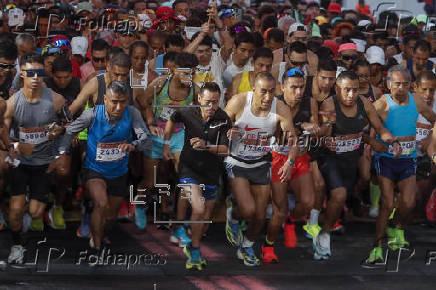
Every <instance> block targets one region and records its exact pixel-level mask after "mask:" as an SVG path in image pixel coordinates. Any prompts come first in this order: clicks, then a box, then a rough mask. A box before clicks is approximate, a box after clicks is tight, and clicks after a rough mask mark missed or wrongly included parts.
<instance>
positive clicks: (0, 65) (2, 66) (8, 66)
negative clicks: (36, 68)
mask: <svg viewBox="0 0 436 290" xmlns="http://www.w3.org/2000/svg"><path fill="white" fill-rule="evenodd" d="M14 67H15V64H9V63H1V62H0V70H11V69H13V68H14Z"/></svg>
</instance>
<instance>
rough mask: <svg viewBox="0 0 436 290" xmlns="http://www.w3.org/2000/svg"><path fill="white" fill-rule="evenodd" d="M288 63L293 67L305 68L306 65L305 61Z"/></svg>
mask: <svg viewBox="0 0 436 290" xmlns="http://www.w3.org/2000/svg"><path fill="white" fill-rule="evenodd" d="M290 63H291V64H292V65H293V66H301V67H302V66H305V65H306V64H307V61H293V60H291V61H290Z"/></svg>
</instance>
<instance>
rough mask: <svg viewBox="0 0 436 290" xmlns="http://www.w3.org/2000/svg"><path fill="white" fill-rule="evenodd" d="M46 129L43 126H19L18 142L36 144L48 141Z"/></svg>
mask: <svg viewBox="0 0 436 290" xmlns="http://www.w3.org/2000/svg"><path fill="white" fill-rule="evenodd" d="M47 132H48V130H47V129H46V128H45V127H34V128H23V127H20V128H19V138H20V142H23V143H27V144H33V145H38V144H41V143H44V142H47V141H48V137H47Z"/></svg>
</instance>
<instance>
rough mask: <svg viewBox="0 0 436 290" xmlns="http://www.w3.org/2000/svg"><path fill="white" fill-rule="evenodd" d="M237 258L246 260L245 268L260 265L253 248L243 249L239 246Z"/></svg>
mask: <svg viewBox="0 0 436 290" xmlns="http://www.w3.org/2000/svg"><path fill="white" fill-rule="evenodd" d="M237 256H238V258H239V259H241V260H244V265H245V266H250V267H254V266H259V265H260V261H259V259H258V258H257V257H256V255H255V254H254V250H253V247H246V248H243V247H242V246H239V247H238V252H237Z"/></svg>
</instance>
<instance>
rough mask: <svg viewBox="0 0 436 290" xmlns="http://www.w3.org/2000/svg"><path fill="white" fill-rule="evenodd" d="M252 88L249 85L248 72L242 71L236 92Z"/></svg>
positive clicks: (247, 90) (245, 91)
mask: <svg viewBox="0 0 436 290" xmlns="http://www.w3.org/2000/svg"><path fill="white" fill-rule="evenodd" d="M252 90H253V89H252V88H251V85H250V72H248V71H244V72H242V75H241V82H240V83H239V87H238V94H243V93H247V92H249V91H252Z"/></svg>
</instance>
